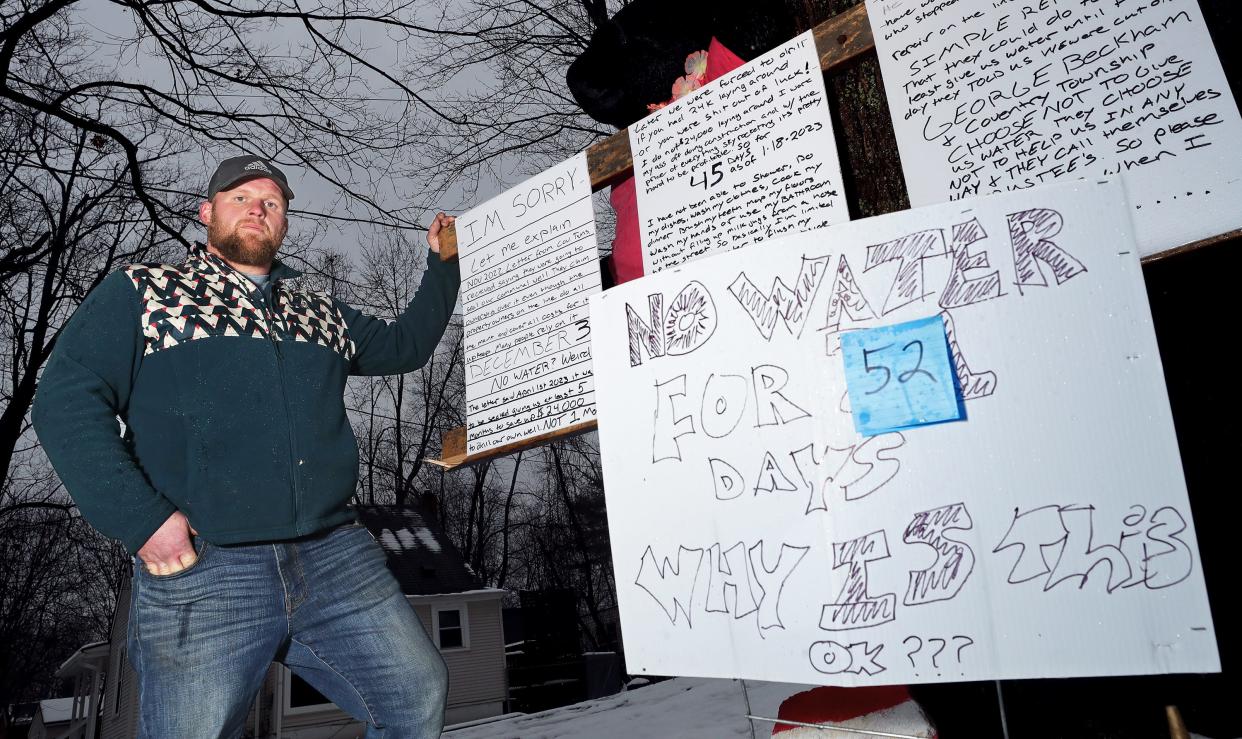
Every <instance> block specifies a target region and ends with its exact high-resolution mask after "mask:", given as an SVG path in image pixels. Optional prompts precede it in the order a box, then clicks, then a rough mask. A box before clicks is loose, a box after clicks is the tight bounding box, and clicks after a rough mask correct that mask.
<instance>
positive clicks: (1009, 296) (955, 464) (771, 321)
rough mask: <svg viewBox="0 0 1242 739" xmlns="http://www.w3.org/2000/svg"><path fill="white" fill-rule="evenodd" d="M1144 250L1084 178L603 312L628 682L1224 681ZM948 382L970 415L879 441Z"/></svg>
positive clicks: (692, 275) (727, 263) (714, 263)
mask: <svg viewBox="0 0 1242 739" xmlns="http://www.w3.org/2000/svg"><path fill="white" fill-rule="evenodd" d="M1137 252H1138V250H1137V247H1136V245H1135V237H1134V232H1133V230H1132V226H1131V221H1130V217H1129V209H1128V206H1127V204H1126V200H1125V195H1124V192H1123V188H1122V185H1121V184H1120V183H1119V182H1117V181H1116V180H1108V181H1091V182H1083V181H1080V182H1073V183H1066V184H1059V185H1053V186H1048V187H1043V188H1039V189H1035V190H1031V191H1029V192H1025V193H1010V194H1002V195H996V196H993V197H988V198H981V199H976V200H972V201H970V202H969V203H956V204H944V205H939V206H933V207H927V208H921V209H917V210H912V211H907V212H902V213H896V214H892V215H888V216H882V217H879V218H872V219H867V220H863V221H857V222H853V223H848V224H844V225H840V226H834V227H832V228H829V229H825V230H820V231H814V232H810V233H802V234H798V235H793V236H788V237H785V238H782V239H780V240H773V241H771V242H768V243H765V244H763V245H762V247H761V248H747V249H742V250H739V251H733V252H730V253H726V254H720V255H716V256H713V257H711V258H708V259H703V260H700V261H696V262H694V263H692V264H686V265H683V266H682V267H681V268H679V269H676V270H669V271H665V272H662V273H660V274H656V275H650V276H647V277H645V278H643V279H640V280H636V281H634V282H630V283H627V284H625V285H621V286H619V287H617V288H615V289H613V290H610V291H609V292H608V293H606V294H601V295H598V296H596V297H594V298H592V300H591V326H592V345H593V354H594V357H595V363H596V364H595V366H596V372H597V374H598V375H599V377H600V379H601V382H600V383H599V385H598V389H597V402H598V407H599V409H600V414H601V416H602V417H603V419H604V420H603V422H601V424H600V431H599V433H600V446H601V453H602V463H603V472H604V479H605V491H606V492H605V495H606V498H607V507H608V519H609V536H610V539H611V545H612V551H613V561H614V567H615V573H616V583H617V591H618V598H619V601H620V609H621V623H622V627H623V631H624V633H625V645H626V663H627V665H629V667H630V669H631V671H633V672H648V673H653V674H660V675H700V676H708V677H744V678H755V679H761V680H774V681H786V682H798V683H825V684H839V685H858V684H884V683H914V682H929V681H959V680H982V679H1000V678H1033V677H1055V676H1091V675H1118V674H1146V673H1163V672H1206V671H1216V670H1219V669H1220V663H1219V657H1218V656H1217V651H1216V643H1215V635H1214V630H1213V625H1212V619H1211V614H1210V612H1209V610H1208V602H1207V594H1206V591H1205V588H1204V583H1203V576H1202V571H1201V568H1200V564H1199V553H1198V545H1197V541H1196V537H1195V530H1194V523H1193V521H1192V520H1191V516H1190V508H1189V505H1188V502H1187V494H1186V487H1185V481H1184V479H1183V475H1182V467H1181V461H1180V458H1179V456H1178V449H1177V441H1176V438H1175V436H1174V431H1173V422H1172V418H1171V415H1170V411H1169V404H1168V401H1167V397H1166V394H1165V393H1164V392H1163V387H1164V379H1163V373H1162V369H1161V363H1160V356H1159V352H1158V350H1157V346H1156V339H1155V334H1154V332H1153V329H1152V323H1151V319H1150V311H1149V309H1148V305H1147V294H1146V292H1145V289H1144V286H1143V279H1142V272H1141V269H1140V265H1139V258H1138V253H1137ZM912 321H915V322H921V325H919V326H916V327H903V326H900V324H905V323H908V322H912ZM866 329H881V330H882V331H884V330H887V331H888V339H886V340H884V341H879V342H878V343H866V342H867V341H872V340H873V339H874V338H875V336H876V335H873V336H872V338H871V339H868V338H866V335H865V334H864V335H862V336H863V339H861V341H862V342H863V343H861V344H859V345H858V346H853V347H852V349H855V350H856V349H858V347H859V346H861V347H862V351H868V350H870V353H868V354H867V355H866V357H865V358H864V360H863V361H864V366H863V367H862V370H861V372H859V371H857V368H855V370H853V372H854V374H855V375H856V376H855V377H851V376H850V374H849V373H850V372H851V371H850V370H848V367H849V363H850V362H851V361H853V360H849V359H848V358H847V356H846V355H847V354H848V352H849V351H851V344H852V343H853V342H855V341H856V339H853V338H843V337H847V336H850V335H851V332H855V331H862V330H866ZM911 331H914V332H915V333H909V332H911ZM919 332H926V333H919ZM880 335H881V336H882V335H883V334H880ZM916 340H917V341H921V342H923V344H924V345H925V347H926V348H927V349H929V351H928V352H927V353H926V354H924V353H921V352H917V351H915V350H914V348H913V347H914V345H913V344H911V342H912V341H916ZM885 341H887V342H888V345H886V344H885ZM896 342H901V343H900V345H898V344H896ZM937 342H939V343H940V344H941V345H942V350H943V351H944V352H945V353H946V354H947V355H948V356H951V358H952V366H953V367H954V373H953V374H954V375H955V377H953V376H948V377H946V374H945V373H944V371H943V369H937V368H936V367H935V366H933V363H932V362H931V360H930V357H931V354H932V352H930V349H932V348H933V346H934V345H936V344H937ZM881 368H882V369H881ZM882 381H886V382H882ZM933 381H935V382H936V383H937V384H943V383H945V382H946V381H947V382H951V383H952V384H953V385H954V394H953V395H951V396H949V398H950V399H951V400H955V399H957V398H960V399H961V401H962V405H963V408H962V409H961V410H962V413H960V414H959V419H958V420H953V421H949V422H944V423H929V422H930V421H934V420H936V419H935V418H933V417H931V416H930V415H928V416H927V417H924V418H921V419H919V418H916V419H914V420H913V423H915V424H918V425H903V424H902V422H900V421H898V422H894V421H892V420H891V419H890V420H886V421H884V422H883V423H881V424H880V427H879V428H875V429H871V430H869V431H868V433H867V434H866V435H864V434H860V433H859V432H858V430H856V428H855V423H856V421H857V419H856V418H854V416H855V413H853V412H851V408H852V407H853V405H854V403H855V402H856V401H855V396H856V394H857V393H860V392H861V393H862V394H864V395H865V394H866V393H868V392H871V391H873V390H876V389H877V388H880V387H881V386H882V385H884V389H885V391H887V390H889V389H892V388H897V389H898V390H900V391H901V392H903V393H907V395H908V397H910V398H911V399H912V400H911V405H917V404H918V403H917V402H915V401H916V400H918V397H922V396H918V393H921V392H922V391H921V390H920V391H917V392H916V390H914V389H912V388H916V386H917V384H919V383H931V382H933ZM860 382H861V383H863V384H861V385H857V383H860ZM855 385H857V386H855ZM929 387H930V385H929ZM902 388H905V389H902ZM916 396H917V397H916ZM919 402H921V401H919ZM937 402H938V403H939V401H937ZM937 407H939V406H937ZM920 413H922V411H920Z"/></svg>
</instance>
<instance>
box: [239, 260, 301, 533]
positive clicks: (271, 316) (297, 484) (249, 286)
mask: <svg viewBox="0 0 1242 739" xmlns="http://www.w3.org/2000/svg"><path fill="white" fill-rule="evenodd" d="M225 266H226V267H227V268H228V269H229V270H230V271H233V272H236V271H237V270H235V269H233V268H232V267H231V266H229V265H225ZM232 278H233V280H234V281H235V282H237V281H238V280H244V281H245V284H244V287H245V289H246V291H247V292H248V293H250V296H251V299H252V300H253V299H255V298H256V297H257V298H258V303H259V305H260V306H262V309H263V318H264V320H265V321H266V322H267V338H268V341H269V342H271V345H272V351H274V352H275V354H276V371H277V372H278V373H279V375H280V399H281V402H283V403H284V406H285V431H286V432H288V434H289V476H290V479H291V480H292V481H293V527H294V535H295V536H301V535H302V533H303V532H302V522H301V520H300V516H301V512H300V510H299V509H300V508H301V506H300V505H299V503H300V502H301V500H302V476H301V474H300V470H299V469H298V467H299V466H300V464H301V461H300V460H299V459H298V451H297V439H296V438H295V437H294V434H293V411H292V409H291V408H290V407H289V391H288V389H286V385H287V383H288V378H287V377H286V376H285V358H284V355H283V354H282V353H281V351H280V341H278V340H277V339H276V330H277V328H276V327H277V323H276V315H275V313H274V312H273V311H272V309H271V306H270V304H269V302H268V300H267V298H266V297H264V295H263V291H262V290H261V289H259V288H258V287H257V286H256V285H255V284H254V283H252V282H251V281H250V280H249V279H248V278H246V277H244V276H241V277H239V276H237V275H232ZM268 284H269V285H271V288H272V296H273V298H274V297H275V295H276V282H275V280H272V281H270V282H269V283H268Z"/></svg>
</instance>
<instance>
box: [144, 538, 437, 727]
mask: <svg viewBox="0 0 1242 739" xmlns="http://www.w3.org/2000/svg"><path fill="white" fill-rule="evenodd" d="M195 548H196V549H197V550H198V554H199V559H198V561H197V562H196V563H195V564H194V565H192V566H191V567H190V568H189V569H187V570H183V571H181V572H178V573H176V574H174V575H167V576H163V577H160V576H155V575H151V574H150V573H148V572H147V571H146V567H145V566H143V564H142V563H141V561H138V560H135V568H134V569H135V572H134V586H133V595H132V598H133V601H132V603H131V607H130V620H129V658H130V660H131V662H132V663H133V665H134V669H135V670H137V672H138V690H139V729H138V735H139V737H144V738H145V737H150V738H151V739H157V738H158V739H173V738H175V739H197V738H198V737H210V738H212V739H215V738H216V737H226V738H229V739H232V738H233V737H237V736H239V735H240V734H241V732H242V729H243V728H244V724H245V720H246V714H247V712H248V711H249V708H250V704H251V702H252V701H253V700H254V697H255V694H256V693H257V692H258V690H259V687H260V685H261V684H262V682H263V678H264V675H265V673H266V672H267V668H268V665H270V664H271V663H272V661H273V660H275V661H279V662H282V663H284V664H285V665H286V666H288V667H289V669H290V670H292V671H293V672H294V673H295V674H297V675H298V676H300V677H301V678H302V679H304V680H306V682H308V683H310V684H311V685H313V686H314V687H315V688H316V689H317V690H319V692H320V693H322V694H324V695H325V696H327V697H328V698H329V699H331V700H332V702H333V703H335V704H336V705H337V706H339V707H340V708H342V709H343V710H345V711H346V712H347V713H349V714H350V715H352V716H353V717H354V718H356V719H358V720H360V721H363V722H365V723H366V726H367V733H366V736H367V737H368V739H373V738H376V737H397V738H399V739H417V738H419V737H438V736H440V729H441V728H442V725H443V721H444V702H445V697H446V693H447V685H448V672H447V669H446V668H445V666H444V660H443V659H442V658H441V657H440V653H439V651H438V650H437V649H436V647H435V645H434V644H432V642H431V640H430V639H429V638H428V637H427V633H426V632H425V631H424V629H423V626H422V623H421V622H420V621H419V620H418V616H417V615H416V614H415V613H414V610H413V608H411V606H410V604H409V602H408V601H406V599H405V596H404V595H403V594H402V593H401V590H400V588H399V586H398V585H397V581H396V579H395V578H393V576H392V573H390V572H389V571H388V567H387V565H386V563H385V556H384V553H383V551H382V550H381V549H380V547H379V545H378V544H376V543H375V540H374V539H373V538H371V535H370V534H369V533H368V532H367V530H366V529H365V528H363V527H362V526H361V525H359V524H348V525H345V526H341V527H339V528H335V529H332V530H330V531H327V532H324V533H321V534H317V535H315V536H311V537H308V538H305V539H298V540H296V541H288V542H279V543H266V544H252V545H242V546H213V545H211V544H208V543H206V542H204V541H202V540H201V539H196V540H195ZM276 705H277V706H282V705H283V700H281V699H279V698H278V700H277V702H276ZM265 713H266V709H265Z"/></svg>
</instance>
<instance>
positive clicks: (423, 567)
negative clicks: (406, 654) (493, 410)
mask: <svg viewBox="0 0 1242 739" xmlns="http://www.w3.org/2000/svg"><path fill="white" fill-rule="evenodd" d="M357 513H358V518H359V520H361V521H362V523H363V524H364V525H366V527H367V529H368V530H369V531H370V532H371V534H372V536H374V537H375V539H376V541H378V542H379V543H380V546H381V547H382V548H383V550H384V552H385V553H386V554H387V555H388V567H389V569H390V570H391V571H392V573H393V575H394V576H396V578H397V581H398V582H399V583H400V584H401V589H402V591H403V592H404V593H405V594H406V597H407V598H408V599H409V601H410V603H411V605H413V607H414V610H415V612H416V613H417V614H418V616H419V618H420V619H421V620H422V622H423V626H424V627H426V629H427V633H428V634H429V635H430V636H431V638H432V640H433V641H434V642H435V643H436V646H438V647H439V648H440V652H441V654H442V655H443V656H444V661H445V663H446V664H447V665H448V670H449V693H448V709H447V712H446V715H445V723H446V724H454V723H459V722H463V721H471V720H475V719H481V718H488V717H491V716H498V715H500V714H502V713H504V710H505V700H506V697H507V693H508V684H507V678H506V673H505V654H504V639H503V636H502V633H501V617H500V613H501V599H502V598H503V597H504V595H505V591H503V590H496V589H489V588H484V587H482V585H481V584H480V583H479V582H478V580H477V578H476V577H475V576H474V575H473V574H472V573H471V572H470V569H469V568H468V567H467V566H466V563H465V561H464V560H463V559H462V557H461V555H460V554H459V553H458V552H457V550H456V549H455V548H454V547H453V545H452V544H451V543H450V542H449V541H448V539H447V537H445V536H444V534H443V533H442V532H441V531H440V530H439V528H438V526H436V524H435V521H434V515H425V514H424V513H421V512H418V511H412V510H406V509H397V508H394V507H389V506H366V507H362V508H358V509H357ZM129 593H130V583H129V582H128V580H127V581H126V582H125V583H124V584H123V585H122V589H121V592H120V594H119V595H118V597H117V609H116V614H115V615H114V616H113V623H112V634H111V641H110V644H111V649H110V654H109V655H108V659H107V678H106V680H105V685H106V689H105V691H104V695H103V711H102V713H101V717H100V718H101V722H102V731H101V733H100V737H101V739H130V738H131V737H133V736H135V735H136V733H137V732H136V730H135V725H136V722H137V709H138V698H137V689H136V683H135V678H136V676H135V673H134V671H133V668H132V667H131V666H130V664H129V660H128V658H127V655H126V652H125V645H126V640H125V636H126V624H127V623H128V620H129V601H130V597H129ZM247 729H248V732H249V735H250V736H255V737H272V738H276V737H280V738H281V739H321V738H322V739H327V737H335V738H336V739H344V738H345V737H355V736H357V737H361V736H362V735H363V733H364V731H363V727H362V725H361V724H359V723H358V722H356V721H354V720H353V719H351V718H350V717H349V716H348V715H347V714H345V713H344V712H342V711H341V710H340V709H338V708H337V707H336V706H335V705H333V704H332V703H330V702H327V699H325V698H324V697H323V696H321V695H320V694H319V693H318V692H317V691H315V689H314V688H312V687H311V686H310V685H308V684H307V683H305V682H304V681H302V680H301V679H300V678H298V677H297V676H295V675H293V674H292V673H291V672H290V671H289V670H287V669H285V668H284V667H282V666H280V665H273V666H272V668H271V669H270V670H269V671H268V675H267V678H266V680H265V681H264V683H263V687H262V688H261V689H260V690H259V693H258V695H257V696H256V699H255V702H254V705H253V706H252V707H251V714H250V718H249V719H248V722H247Z"/></svg>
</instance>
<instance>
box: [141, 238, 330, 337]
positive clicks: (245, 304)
mask: <svg viewBox="0 0 1242 739" xmlns="http://www.w3.org/2000/svg"><path fill="white" fill-rule="evenodd" d="M204 267H205V268H204ZM125 273H126V275H127V276H128V277H129V278H130V280H131V281H132V282H133V283H134V288H135V289H136V290H137V291H138V298H139V301H140V302H141V304H142V319H141V320H142V333H143V338H144V343H145V347H144V351H143V353H144V354H152V353H154V352H158V351H163V350H165V349H170V348H172V347H174V346H179V345H181V344H184V343H187V342H190V341H196V340H199V339H208V338H212V337H218V336H244V337H251V338H256V339H267V338H271V339H273V340H276V341H282V340H290V339H291V340H293V341H301V342H308V343H315V344H319V345H321V346H325V347H327V348H329V349H331V350H332V351H334V352H336V353H337V354H340V355H341V356H342V357H344V359H345V360H346V361H349V360H351V359H353V356H354V343H353V341H351V340H350V338H349V332H348V329H347V328H346V325H345V319H344V317H343V316H342V315H341V313H340V311H339V310H337V309H336V305H335V304H334V303H333V302H332V300H331V299H330V298H329V297H328V296H326V295H323V294H320V293H312V292H306V291H295V290H289V289H288V288H286V287H284V286H283V285H282V284H281V283H279V282H278V283H277V284H276V286H275V287H274V289H273V290H272V303H273V314H274V318H275V322H276V326H275V327H273V326H272V325H271V323H270V322H269V321H268V319H267V317H266V316H265V315H264V311H263V310H262V308H260V307H259V306H258V305H256V303H255V301H254V299H253V298H252V295H251V290H250V288H248V287H246V286H243V285H241V284H239V281H238V278H235V277H231V276H230V275H228V274H226V273H224V272H221V271H220V270H218V269H213V268H211V265H210V263H206V262H204V261H203V260H201V259H200V260H195V259H194V258H191V260H190V261H188V262H187V263H186V264H185V265H167V264H138V265H133V266H130V267H127V268H126V269H125ZM240 279H245V278H240ZM273 328H275V330H273Z"/></svg>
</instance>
